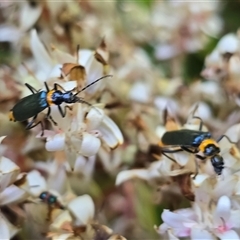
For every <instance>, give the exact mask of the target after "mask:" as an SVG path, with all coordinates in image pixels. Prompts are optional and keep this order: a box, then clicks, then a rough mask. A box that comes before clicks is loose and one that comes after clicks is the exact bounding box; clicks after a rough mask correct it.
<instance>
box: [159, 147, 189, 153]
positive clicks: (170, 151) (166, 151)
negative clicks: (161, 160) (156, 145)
mask: <svg viewBox="0 0 240 240" xmlns="http://www.w3.org/2000/svg"><path fill="white" fill-rule="evenodd" d="M161 151H162V152H164V153H176V152H182V151H184V150H183V149H182V148H180V149H176V150H171V149H164V148H161Z"/></svg>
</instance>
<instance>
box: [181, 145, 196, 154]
mask: <svg viewBox="0 0 240 240" xmlns="http://www.w3.org/2000/svg"><path fill="white" fill-rule="evenodd" d="M181 149H182V150H184V151H186V152H189V153H193V154H195V153H197V152H198V149H195V150H191V149H189V148H187V147H184V146H181Z"/></svg>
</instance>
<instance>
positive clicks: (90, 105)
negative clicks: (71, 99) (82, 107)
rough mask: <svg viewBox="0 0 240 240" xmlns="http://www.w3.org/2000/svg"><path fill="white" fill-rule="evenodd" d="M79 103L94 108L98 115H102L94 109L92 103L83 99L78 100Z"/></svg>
mask: <svg viewBox="0 0 240 240" xmlns="http://www.w3.org/2000/svg"><path fill="white" fill-rule="evenodd" d="M77 102H79V103H83V104H86V105H88V106H89V107H92V108H94V109H95V110H96V111H97V112H98V113H100V114H102V113H101V112H100V111H99V110H98V109H97V108H96V107H94V106H93V105H92V104H91V103H89V102H87V101H85V100H84V99H83V98H78V101H77Z"/></svg>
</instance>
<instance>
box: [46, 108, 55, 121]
mask: <svg viewBox="0 0 240 240" xmlns="http://www.w3.org/2000/svg"><path fill="white" fill-rule="evenodd" d="M46 118H47V119H49V120H51V121H52V123H53V125H55V126H57V123H56V122H55V121H54V120H53V118H52V116H51V108H50V107H49V108H48V112H47V116H46Z"/></svg>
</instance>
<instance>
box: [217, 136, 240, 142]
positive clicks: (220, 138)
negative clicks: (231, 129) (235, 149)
mask: <svg viewBox="0 0 240 240" xmlns="http://www.w3.org/2000/svg"><path fill="white" fill-rule="evenodd" d="M224 137H225V138H226V139H227V140H228V141H229V142H230V143H232V144H236V142H233V141H232V140H231V139H230V138H229V137H228V136H227V135H222V136H221V137H219V139H218V140H217V142H220V141H221V140H222V139H223V138H224Z"/></svg>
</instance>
